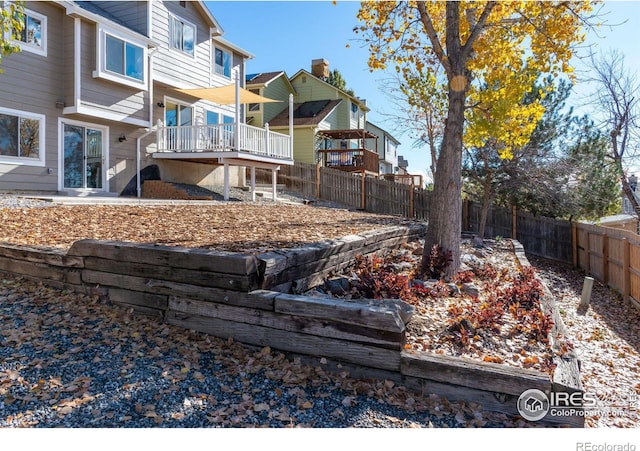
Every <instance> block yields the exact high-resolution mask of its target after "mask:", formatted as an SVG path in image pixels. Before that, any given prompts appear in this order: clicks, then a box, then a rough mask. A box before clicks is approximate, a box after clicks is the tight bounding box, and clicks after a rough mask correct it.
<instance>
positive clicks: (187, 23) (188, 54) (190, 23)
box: [169, 13, 198, 59]
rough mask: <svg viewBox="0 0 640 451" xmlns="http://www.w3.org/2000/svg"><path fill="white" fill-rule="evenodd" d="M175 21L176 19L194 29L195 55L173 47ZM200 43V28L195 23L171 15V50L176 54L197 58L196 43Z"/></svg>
mask: <svg viewBox="0 0 640 451" xmlns="http://www.w3.org/2000/svg"><path fill="white" fill-rule="evenodd" d="M173 19H176V20H178V21H180V22H183V23H184V24H186V25H189V26H191V27H192V28H193V53H189V52H185V51H184V50H182V49H179V48H177V47H174V46H173ZM197 41H198V27H197V26H196V24H194V23H193V22H190V21H188V20H186V19H184V18H182V17H180V16H177V15H175V14H172V13H169V48H170V49H171V50H175V51H176V52H180V54H181V55H186V56H188V57H190V58H193V59H195V58H196V42H197Z"/></svg>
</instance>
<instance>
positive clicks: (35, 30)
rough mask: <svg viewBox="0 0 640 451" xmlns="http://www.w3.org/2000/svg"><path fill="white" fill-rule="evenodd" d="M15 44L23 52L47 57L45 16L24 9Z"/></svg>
mask: <svg viewBox="0 0 640 451" xmlns="http://www.w3.org/2000/svg"><path fill="white" fill-rule="evenodd" d="M17 44H18V45H19V46H20V49H22V50H24V51H27V52H32V53H37V54H38V55H42V56H47V16H43V15H42V14H38V13H36V12H33V11H30V10H28V9H25V10H24V13H23V15H22V32H21V33H20V36H18V37H17Z"/></svg>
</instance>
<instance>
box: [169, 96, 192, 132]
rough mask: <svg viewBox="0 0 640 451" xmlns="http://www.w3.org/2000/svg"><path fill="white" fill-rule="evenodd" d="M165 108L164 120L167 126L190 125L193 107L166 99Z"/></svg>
mask: <svg viewBox="0 0 640 451" xmlns="http://www.w3.org/2000/svg"><path fill="white" fill-rule="evenodd" d="M165 103H166V105H167V106H166V110H165V115H164V118H165V122H166V126H167V127H175V126H182V125H192V118H193V108H192V107H190V106H188V105H180V104H178V103H174V102H171V101H167V102H165Z"/></svg>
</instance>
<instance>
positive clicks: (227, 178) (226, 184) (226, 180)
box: [224, 161, 229, 200]
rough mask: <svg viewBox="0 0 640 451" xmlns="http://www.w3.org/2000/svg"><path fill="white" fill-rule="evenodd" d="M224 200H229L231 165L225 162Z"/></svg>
mask: <svg viewBox="0 0 640 451" xmlns="http://www.w3.org/2000/svg"><path fill="white" fill-rule="evenodd" d="M224 200H229V163H227V162H226V161H225V162H224Z"/></svg>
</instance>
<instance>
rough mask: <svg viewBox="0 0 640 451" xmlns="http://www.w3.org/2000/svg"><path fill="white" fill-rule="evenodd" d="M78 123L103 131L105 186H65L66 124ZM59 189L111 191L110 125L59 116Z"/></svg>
mask: <svg viewBox="0 0 640 451" xmlns="http://www.w3.org/2000/svg"><path fill="white" fill-rule="evenodd" d="M65 124H68V125H76V126H78V127H84V128H92V129H94V130H100V131H101V132H102V159H103V160H104V164H103V165H102V166H103V167H102V176H103V180H104V186H103V187H102V188H100V189H98V188H65V187H64V125H65ZM58 137H59V142H58V191H66V192H109V180H110V179H111V177H110V174H111V171H110V170H109V126H108V125H100V124H94V123H92V122H84V121H76V120H73V119H66V118H63V117H60V118H58Z"/></svg>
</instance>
